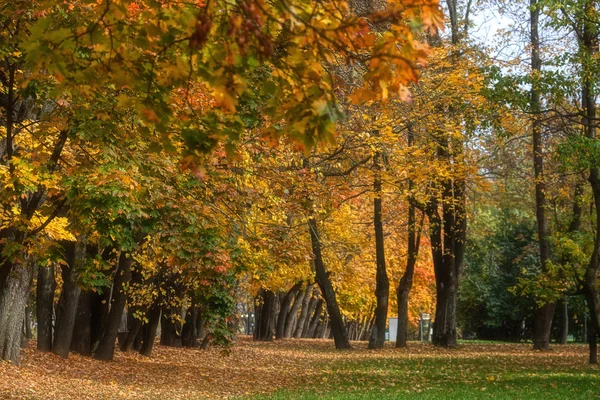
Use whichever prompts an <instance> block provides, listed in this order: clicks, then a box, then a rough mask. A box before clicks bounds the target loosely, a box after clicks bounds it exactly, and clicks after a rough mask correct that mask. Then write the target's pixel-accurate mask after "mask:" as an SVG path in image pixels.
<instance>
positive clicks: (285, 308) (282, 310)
mask: <svg viewBox="0 0 600 400" xmlns="http://www.w3.org/2000/svg"><path fill="white" fill-rule="evenodd" d="M300 288H302V282H298V283H296V284H295V285H294V286H293V287H292V288H291V289H290V290H289V291H288V292H287V293H286V295H285V296H284V297H283V300H282V301H281V306H280V307H279V316H278V318H277V329H276V330H275V339H283V338H284V335H285V327H286V322H287V319H288V316H289V311H290V306H291V304H292V300H293V299H294V298H295V297H296V293H298V292H299V291H300Z"/></svg>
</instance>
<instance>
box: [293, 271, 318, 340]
mask: <svg viewBox="0 0 600 400" xmlns="http://www.w3.org/2000/svg"><path fill="white" fill-rule="evenodd" d="M314 287H315V283H312V284H310V285H308V286H307V287H306V290H305V291H304V298H303V299H302V309H301V310H300V316H299V317H298V322H297V323H296V329H295V330H294V337H295V338H296V339H298V338H301V337H302V332H303V330H304V323H305V322H306V316H307V315H308V310H309V304H310V302H311V301H312V300H313V297H312V293H313V289H314Z"/></svg>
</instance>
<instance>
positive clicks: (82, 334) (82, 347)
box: [71, 291, 93, 356]
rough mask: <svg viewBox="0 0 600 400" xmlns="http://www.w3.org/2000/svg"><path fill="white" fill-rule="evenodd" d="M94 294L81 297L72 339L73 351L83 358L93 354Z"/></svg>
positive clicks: (82, 294)
mask: <svg viewBox="0 0 600 400" xmlns="http://www.w3.org/2000/svg"><path fill="white" fill-rule="evenodd" d="M92 296H93V294H92V292H90V291H84V292H82V293H81V294H80V295H79V304H78V305H77V314H76V317H75V325H74V329H73V338H72V339H71V351H73V352H75V353H79V354H81V355H83V356H89V355H91V354H92V336H91V335H92Z"/></svg>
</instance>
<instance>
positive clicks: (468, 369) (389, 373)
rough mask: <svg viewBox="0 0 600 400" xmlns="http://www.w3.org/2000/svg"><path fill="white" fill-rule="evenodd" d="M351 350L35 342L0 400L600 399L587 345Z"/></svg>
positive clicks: (6, 379)
mask: <svg viewBox="0 0 600 400" xmlns="http://www.w3.org/2000/svg"><path fill="white" fill-rule="evenodd" d="M353 345H354V349H353V350H350V351H342V352H338V351H335V349H334V347H333V342H332V341H325V340H287V341H281V342H272V343H254V342H252V341H250V340H249V339H247V338H241V339H240V342H239V343H238V345H236V346H234V347H233V348H232V349H230V350H229V351H228V354H226V353H225V352H223V351H220V350H218V349H213V350H210V351H202V350H199V349H173V348H166V347H162V346H156V347H155V351H154V355H153V357H152V358H146V357H143V356H141V355H138V354H133V353H131V354H123V353H120V352H117V353H116V357H115V361H113V362H101V361H96V360H93V359H91V358H89V357H81V356H78V355H71V356H69V358H68V359H67V360H63V359H61V358H59V357H58V356H55V355H53V354H47V353H40V352H38V351H36V350H35V343H31V345H30V348H28V349H24V351H23V353H22V361H21V365H19V366H15V365H10V364H6V363H0V399H118V398H127V399H203V398H208V399H224V398H228V399H231V398H233V399H281V400H283V399H285V400H289V399H307V400H308V399H332V398H334V399H402V398H411V399H484V398H485V399H488V398H497V399H543V400H551V399H600V369H599V368H598V367H593V366H589V365H587V347H586V346H583V345H568V346H554V347H553V349H552V350H551V351H549V352H547V353H539V352H534V351H532V350H531V345H526V344H523V345H518V344H464V345H461V347H460V348H459V349H455V350H442V349H436V348H433V347H432V346H431V345H428V344H421V343H409V349H408V350H396V349H394V348H391V347H390V348H386V349H385V350H378V351H370V350H367V349H366V344H365V343H353Z"/></svg>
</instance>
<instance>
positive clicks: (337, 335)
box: [308, 216, 351, 350]
mask: <svg viewBox="0 0 600 400" xmlns="http://www.w3.org/2000/svg"><path fill="white" fill-rule="evenodd" d="M308 230H309V231H310V232H309V234H310V239H311V244H312V251H313V255H314V261H315V275H316V278H317V279H316V280H317V283H318V284H319V288H320V289H321V293H322V294H323V297H324V298H325V302H326V303H327V313H328V314H329V318H330V319H331V331H332V332H333V340H334V342H335V348H336V349H338V350H341V349H349V348H350V347H351V346H350V342H349V341H348V332H347V331H346V326H345V325H344V320H343V318H342V313H341V312H340V308H339V305H338V302H337V298H336V295H335V291H334V290H333V285H332V284H331V280H330V279H329V274H328V273H327V271H326V270H325V263H324V261H323V256H322V254H321V241H320V240H321V239H320V238H319V232H318V228H317V222H316V220H315V219H314V216H311V217H310V218H309V219H308Z"/></svg>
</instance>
